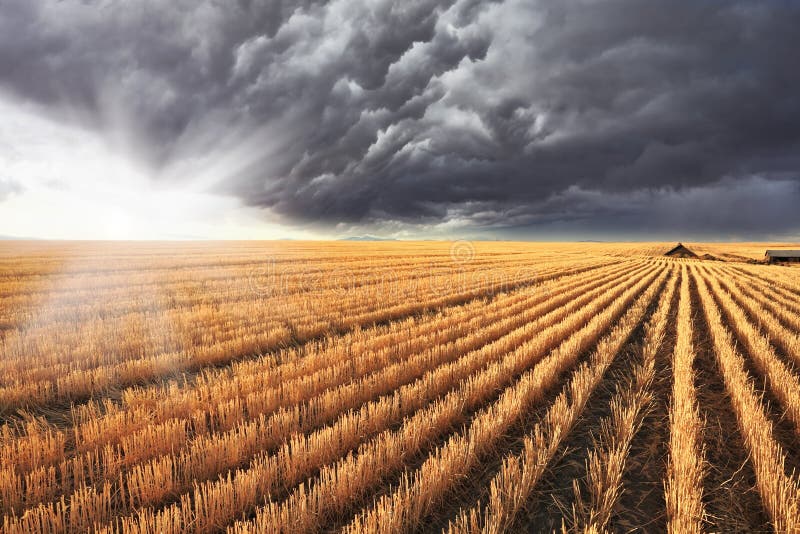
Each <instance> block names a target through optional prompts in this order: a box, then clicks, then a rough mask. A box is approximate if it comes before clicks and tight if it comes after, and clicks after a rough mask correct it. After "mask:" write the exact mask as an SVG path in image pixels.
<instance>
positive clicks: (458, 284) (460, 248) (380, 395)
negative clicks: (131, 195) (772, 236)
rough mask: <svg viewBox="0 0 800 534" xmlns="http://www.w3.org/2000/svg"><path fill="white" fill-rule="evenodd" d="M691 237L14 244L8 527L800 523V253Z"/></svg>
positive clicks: (3, 377) (4, 334)
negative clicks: (770, 257) (679, 248)
mask: <svg viewBox="0 0 800 534" xmlns="http://www.w3.org/2000/svg"><path fill="white" fill-rule="evenodd" d="M672 246H674V243H632V244H631V243H626V244H613V243H574V244H566V243H564V244H562V243H504V242H467V241H457V242H300V241H297V242H292V241H286V242H220V243H191V242H189V243H144V242H129V243H112V242H108V243H103V242H93V243H89V242H83V243H69V242H62V243H48V242H13V241H5V242H2V241H0V422H2V432H0V511H1V512H2V515H3V520H2V532H3V533H26V534H27V533H40V532H41V533H55V532H109V533H110V532H126V533H178V532H196V533H212V532H213V533H215V532H228V533H231V534H244V533H262V532H265V533H286V534H296V533H312V532H334V531H335V532H344V533H349V534H360V533H370V532H381V533H390V532H398V533H399V532H443V533H450V534H456V533H478V532H481V533H500V532H520V531H523V532H527V531H533V532H551V531H562V530H563V531H568V532H605V531H611V532H627V531H630V530H635V529H639V531H644V532H663V531H669V532H676V533H684V532H702V531H708V532H712V531H713V532H734V531H777V532H798V531H800V475H798V473H800V371H798V366H799V365H800V268H798V267H792V266H787V265H763V264H759V263H758V262H759V261H760V260H761V259H762V258H763V255H764V250H765V249H766V248H778V247H780V246H781V245H763V244H762V245H760V244H741V245H737V244H725V245H719V244H687V246H688V247H690V248H691V250H692V251H694V252H695V253H697V254H698V256H701V257H703V255H708V256H707V257H706V258H707V259H678V258H672V257H665V256H664V253H665V252H666V251H667V250H669V249H670V248H671V247H672ZM794 248H800V247H798V246H795V247H794Z"/></svg>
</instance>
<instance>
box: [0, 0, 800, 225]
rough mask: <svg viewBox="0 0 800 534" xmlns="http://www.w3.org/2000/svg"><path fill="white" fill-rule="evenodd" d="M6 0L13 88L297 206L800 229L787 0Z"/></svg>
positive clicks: (8, 77)
mask: <svg viewBox="0 0 800 534" xmlns="http://www.w3.org/2000/svg"><path fill="white" fill-rule="evenodd" d="M1 5H2V13H1V14H0V85H1V86H2V87H3V88H5V89H6V90H7V91H11V92H13V93H15V94H17V95H18V96H21V97H24V98H27V99H30V100H33V101H35V102H37V103H39V104H40V105H41V106H43V107H44V108H45V109H49V110H53V112H54V113H56V112H58V113H62V114H64V116H69V117H71V119H72V120H78V121H80V122H82V123H84V124H88V125H90V126H92V127H94V128H97V129H98V130H102V131H104V132H112V133H113V136H114V138H115V139H117V140H119V142H120V143H121V145H124V147H125V149H126V150H128V151H130V152H131V156H132V157H135V158H138V159H140V160H142V161H145V162H146V163H147V164H148V165H150V167H151V168H152V169H153V171H154V172H155V173H157V174H160V175H161V176H162V179H164V180H173V179H180V178H178V177H176V176H177V175H186V174H191V172H192V171H193V170H196V167H197V166H198V165H201V166H208V165H210V166H211V167H214V165H213V163H209V162H210V161H212V160H214V159H215V158H216V159H218V160H226V158H227V160H231V159H235V160H236V161H235V162H232V163H230V164H225V165H221V164H218V165H217V167H218V168H219V171H218V172H219V174H220V177H221V178H222V179H221V180H220V181H218V182H217V183H216V184H215V186H214V187H216V188H217V189H218V190H220V191H225V192H227V193H232V194H235V195H238V196H240V197H241V198H242V199H243V200H244V201H245V202H247V203H248V204H251V205H256V206H264V207H268V208H270V209H271V210H272V211H274V212H276V213H278V214H281V215H283V216H284V217H286V218H288V219H291V220H294V221H299V222H307V223H318V224H330V223H355V224H363V225H370V224H375V225H381V224H385V223H387V222H388V223H393V222H401V223H417V222H419V223H423V224H433V223H436V222H437V221H439V222H441V221H454V220H456V221H463V222H464V224H465V225H474V226H476V227H488V228H514V227H517V228H532V227H536V225H541V224H546V225H552V224H553V223H554V222H561V223H563V224H565V225H567V226H569V225H578V227H579V226H580V224H582V221H583V222H585V224H586V225H587V226H589V225H591V226H594V227H596V226H597V225H598V224H599V226H601V227H608V228H609V231H615V230H619V229H621V228H623V227H627V226H628V225H630V224H642V223H645V222H646V223H647V224H650V225H654V227H656V228H655V229H656V230H657V229H659V228H664V227H667V226H669V225H677V226H678V227H682V226H685V225H695V227H696V226H701V227H713V228H719V229H720V231H725V230H726V229H727V230H731V231H742V232H750V233H754V235H755V234H757V233H758V232H763V233H770V232H789V233H791V232H800V214H798V211H797V210H796V209H795V210H791V209H785V204H786V199H787V198H790V199H793V200H797V199H798V188H797V184H798V183H799V180H800V177H799V175H798V169H800V166H799V164H800V97H798V94H800V93H799V92H798V91H799V90H800V69H798V68H797V57H796V54H797V50H798V45H800V37H798V36H800V34H799V33H798V32H797V28H798V27H800V7H798V6H800V4H797V3H795V2H791V1H788V0H787V1H777V0H776V1H764V2H747V1H729V2H712V1H704V0H676V1H654V2H639V1H635V0H606V1H586V0H582V1H577V0H561V1H558V2H551V1H547V0H539V1H536V0H505V1H494V2H489V1H481V0H405V1H402V2H398V1H387V0H374V1H367V0H336V1H329V2H325V1H310V0H309V1H289V0H286V1H277V0H276V1H271V2H257V1H248V0H239V1H238V2H235V3H234V2H220V1H214V0H206V1H203V2H197V1H195V0H191V1H190V0H180V1H175V2H160V1H157V0H138V1H129V2H90V1H84V2H75V1H74V0H64V1H62V2H58V3H55V2H51V1H48V0H38V1H32V0H10V1H9V0H6V1H4V2H2V3H1ZM231 154H235V157H233V156H231ZM227 160H226V161H227ZM198 162H199V163H198ZM193 165H194V167H193ZM709 192H715V193H714V194H710V193H709ZM752 194H755V195H756V196H757V197H758V201H757V202H755V203H752V204H749V205H748V211H747V212H746V213H747V214H748V215H747V216H746V217H735V216H732V215H728V214H732V213H737V211H738V212H739V213H740V212H741V210H740V209H739V208H740V207H741V205H742V202H743V201H742V199H743V198H747V196H748V195H752ZM687 206H691V207H692V208H691V209H689V210H688V211H689V214H688V215H685V214H684V215H683V216H682V217H674V216H673V215H672V214H674V213H676V211H677V212H679V213H682V211H681V210H683V211H686V207H687ZM776 206H777V207H776ZM698 213H702V215H698ZM676 221H678V222H676Z"/></svg>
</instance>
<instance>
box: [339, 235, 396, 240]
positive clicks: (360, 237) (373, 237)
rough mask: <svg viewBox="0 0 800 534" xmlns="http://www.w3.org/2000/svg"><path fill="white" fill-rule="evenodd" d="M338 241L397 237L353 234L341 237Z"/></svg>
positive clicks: (391, 238)
mask: <svg viewBox="0 0 800 534" xmlns="http://www.w3.org/2000/svg"><path fill="white" fill-rule="evenodd" d="M339 241H397V239H395V238H393V237H378V236H375V235H354V236H350V237H342V238H341V239H339Z"/></svg>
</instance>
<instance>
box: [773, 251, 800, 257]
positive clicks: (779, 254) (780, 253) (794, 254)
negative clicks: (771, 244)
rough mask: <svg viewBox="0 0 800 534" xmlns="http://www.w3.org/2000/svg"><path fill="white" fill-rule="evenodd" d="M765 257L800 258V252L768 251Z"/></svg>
mask: <svg viewBox="0 0 800 534" xmlns="http://www.w3.org/2000/svg"><path fill="white" fill-rule="evenodd" d="M767 256H769V257H770V258H800V250H786V249H776V250H768V251H767Z"/></svg>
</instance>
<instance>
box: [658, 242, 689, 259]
mask: <svg viewBox="0 0 800 534" xmlns="http://www.w3.org/2000/svg"><path fill="white" fill-rule="evenodd" d="M664 256H671V257H673V258H696V257H697V254H695V253H694V252H692V251H691V250H689V249H688V248H686V247H685V246H683V243H678V244H677V245H675V246H674V247H672V248H671V249H669V250H668V251H667V252H666V253H664Z"/></svg>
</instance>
